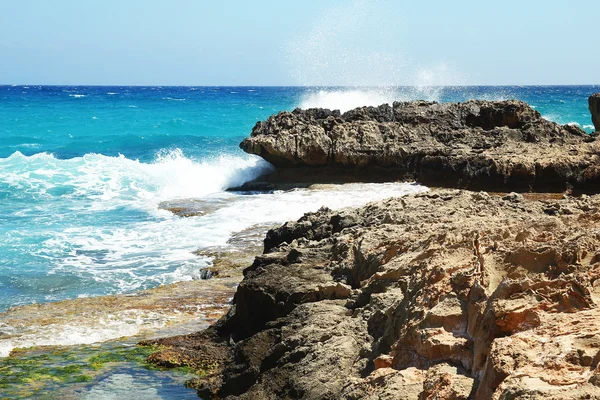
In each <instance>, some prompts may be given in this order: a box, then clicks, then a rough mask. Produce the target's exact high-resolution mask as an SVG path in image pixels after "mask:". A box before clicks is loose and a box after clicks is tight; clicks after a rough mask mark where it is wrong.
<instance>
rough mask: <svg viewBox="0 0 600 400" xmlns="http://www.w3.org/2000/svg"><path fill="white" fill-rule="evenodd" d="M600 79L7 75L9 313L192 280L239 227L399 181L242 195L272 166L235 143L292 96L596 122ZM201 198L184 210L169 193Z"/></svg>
mask: <svg viewBox="0 0 600 400" xmlns="http://www.w3.org/2000/svg"><path fill="white" fill-rule="evenodd" d="M597 91H600V87H598V86H596V87H593V86H585V87H571V86H559V87H550V86H548V87H456V88H427V87H426V88H392V89H364V88H363V89H353V88H325V89H323V88H279V87H62V86H30V87H27V86H0V311H2V310H5V309H7V308H8V307H11V306H15V305H20V304H27V303H32V302H47V301H54V300H61V299H68V298H76V297H81V296H94V295H103V294H109V293H118V292H131V291H136V290H140V289H144V288H149V287H153V286H156V285H159V284H164V283H170V282H175V281H181V280H189V279H196V278H198V277H199V271H200V269H201V268H203V267H204V266H206V265H207V264H208V263H209V262H210V260H209V259H207V258H203V257H198V256H196V255H194V254H193V253H192V252H193V251H194V250H197V249H198V248H210V247H214V246H225V245H227V243H228V241H229V239H230V238H231V237H232V235H234V234H235V233H236V232H240V231H243V230H245V229H247V228H249V227H253V226H261V224H269V223H280V222H283V221H285V220H288V219H291V218H297V217H299V216H300V215H301V214H302V213H303V212H306V211H310V210H314V209H317V208H319V207H320V206H321V205H328V206H331V207H341V206H355V205H359V204H362V203H364V202H367V201H370V200H374V199H377V198H383V197H388V196H391V195H397V194H402V193H405V192H407V191H410V190H412V189H411V188H409V187H407V186H406V185H402V184H388V185H378V186H373V185H371V186H369V185H354V186H352V185H350V186H347V187H343V188H329V189H323V190H320V191H301V190H300V191H295V192H290V193H275V194H256V195H241V194H234V193H229V192H225V191H224V189H226V188H227V187H230V186H234V185H238V184H241V183H243V182H244V181H247V180H249V179H252V178H254V177H256V176H258V175H259V174H260V173H262V172H264V171H265V170H267V169H268V168H269V165H268V164H267V163H265V162H264V161H262V160H260V159H258V158H255V157H251V156H248V155H245V154H244V153H243V152H242V151H241V150H239V148H238V144H239V142H240V141H241V140H242V139H243V138H244V137H245V136H247V135H248V134H249V133H250V130H251V128H252V126H253V125H254V124H255V123H256V121H258V120H262V119H265V118H267V117H268V116H269V115H271V114H273V113H276V112H278V111H280V110H291V109H293V108H295V107H299V106H300V107H304V108H306V107H311V106H318V107H329V108H341V109H342V110H345V109H349V108H351V107H354V106H358V105H365V104H370V105H376V104H379V103H383V102H388V101H393V100H414V99H425V100H435V101H464V100H467V99H470V98H482V99H489V100H499V99H511V98H517V99H521V100H525V101H527V102H529V103H530V104H532V105H533V106H534V107H536V109H537V110H538V111H540V112H541V113H542V115H544V116H545V117H547V118H549V119H552V120H554V121H556V122H559V123H574V124H578V125H579V126H581V127H582V128H583V129H585V130H587V131H588V132H591V131H592V130H593V127H592V125H591V119H590V115H589V112H588V110H587V97H588V96H589V95H590V94H591V93H593V92H597ZM181 198H196V199H200V200H201V201H202V202H204V203H203V204H206V210H207V212H206V214H205V215H203V216H198V217H193V218H179V217H175V216H173V215H171V213H169V212H167V211H164V210H160V209H159V207H158V205H159V204H160V202H162V201H168V200H173V199H181Z"/></svg>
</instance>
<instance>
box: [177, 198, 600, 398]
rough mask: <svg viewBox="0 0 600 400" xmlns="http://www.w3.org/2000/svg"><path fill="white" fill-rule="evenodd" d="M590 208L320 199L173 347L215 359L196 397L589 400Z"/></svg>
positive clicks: (592, 352) (596, 240)
mask: <svg viewBox="0 0 600 400" xmlns="http://www.w3.org/2000/svg"><path fill="white" fill-rule="evenodd" d="M548 210H555V212H548ZM599 215H600V197H598V196H593V197H586V196H583V197H581V198H565V199H552V198H548V199H547V200H527V199H526V198H524V197H523V196H520V195H517V194H511V195H508V196H504V197H500V196H492V195H488V194H487V193H485V192H466V191H457V190H438V191H432V192H428V193H424V194H419V195H414V196H409V197H405V198H395V199H389V200H385V201H381V202H377V203H372V204H369V205H367V206H365V207H363V208H360V209H357V210H342V211H339V212H334V211H331V210H329V209H321V210H319V211H318V212H316V213H312V214H307V215H306V216H304V217H303V218H301V219H300V220H298V221H296V222H288V223H286V224H285V225H283V226H282V227H280V228H277V229H274V230H272V231H270V232H269V234H268V235H267V238H266V240H265V253H264V254H263V255H261V256H259V257H257V259H256V261H255V262H254V264H253V265H252V266H251V267H249V268H248V269H247V270H246V271H245V278H244V281H243V282H242V283H241V284H240V286H239V288H238V291H237V294H236V296H235V298H234V306H233V308H232V310H231V311H230V313H229V314H228V315H227V316H226V317H225V318H223V319H222V320H221V321H220V322H219V323H218V324H216V325H215V326H213V327H212V328H209V330H207V331H205V332H203V333H201V334H199V336H197V337H196V338H195V339H191V340H187V341H186V342H185V343H184V344H183V345H182V347H179V350H180V351H183V352H184V353H186V354H187V352H188V351H189V353H192V354H195V355H196V357H198V358H200V360H202V357H203V356H202V354H203V353H202V352H204V353H205V354H207V355H208V356H210V357H212V358H210V359H217V360H219V367H218V368H217V369H218V372H217V373H215V374H214V375H213V376H210V377H206V378H204V379H201V380H198V381H196V382H195V387H197V388H198V389H199V390H200V394H201V395H203V396H205V397H210V396H215V397H218V398H231V399H234V398H236V399H276V398H277V399H286V398H288V399H292V398H305V399H397V398H405V399H429V398H438V399H468V398H473V399H490V398H492V399H509V398H520V397H527V398H554V399H584V398H592V399H594V398H596V399H600V386H598V383H597V382H599V381H600V378H598V377H599V376H600V375H599V374H600V367H599V363H600V334H599V332H600V322H599V321H600V309H599V308H598V300H599V299H600V297H599V296H600V280H598V276H600V250H599V249H600V233H599V232H600V217H598V216H599ZM475 248H476V249H478V251H477V252H475V251H474V250H475ZM477 253H479V254H477ZM481 259H483V261H484V262H483V267H482V263H481ZM532 265H533V267H532ZM211 342H212V343H214V345H211V346H207V343H211ZM194 343H196V344H197V345H195V344H194ZM194 346H196V347H194ZM190 349H192V350H190ZM198 349H200V350H201V351H200V352H199V351H198ZM215 353H217V354H220V355H219V356H215ZM198 363H200V364H201V362H200V361H199V362H198ZM436 396H437V397H436Z"/></svg>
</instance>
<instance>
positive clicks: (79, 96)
mask: <svg viewBox="0 0 600 400" xmlns="http://www.w3.org/2000/svg"><path fill="white" fill-rule="evenodd" d="M69 97H75V98H77V99H78V98H81V97H87V95H86V94H70V95H69Z"/></svg>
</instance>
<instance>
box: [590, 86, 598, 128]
mask: <svg viewBox="0 0 600 400" xmlns="http://www.w3.org/2000/svg"><path fill="white" fill-rule="evenodd" d="M588 102H589V105H590V112H591V113H592V122H593V123H594V127H595V128H596V132H600V93H594V94H593V95H591V96H590V98H589V100H588Z"/></svg>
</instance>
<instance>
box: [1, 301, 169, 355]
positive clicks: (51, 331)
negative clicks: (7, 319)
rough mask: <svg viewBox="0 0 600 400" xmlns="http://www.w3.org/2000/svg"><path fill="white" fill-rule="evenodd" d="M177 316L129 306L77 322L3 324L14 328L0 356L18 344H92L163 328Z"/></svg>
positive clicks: (8, 327)
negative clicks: (13, 325) (16, 325)
mask: <svg viewBox="0 0 600 400" xmlns="http://www.w3.org/2000/svg"><path fill="white" fill-rule="evenodd" d="M176 318H177V314H175V313H174V314H165V313H158V312H155V311H144V310H125V311H123V312H119V313H115V314H107V315H102V316H96V317H88V318H83V319H80V320H78V321H77V322H76V323H73V324H49V325H31V326H27V327H21V328H19V329H15V328H13V327H11V326H8V325H4V326H2V325H0V328H2V329H8V330H9V333H10V332H11V331H12V335H11V336H12V337H11V338H8V339H2V338H0V357H7V356H8V355H9V354H10V352H11V351H12V350H13V349H15V348H27V347H32V346H69V345H75V344H92V343H100V342H105V341H108V340H112V339H117V338H120V337H127V336H135V335H137V334H139V333H141V332H143V331H147V330H157V329H160V328H162V327H164V326H165V325H166V324H167V323H168V322H169V321H172V320H175V319H176ZM21 329H24V331H21Z"/></svg>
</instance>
